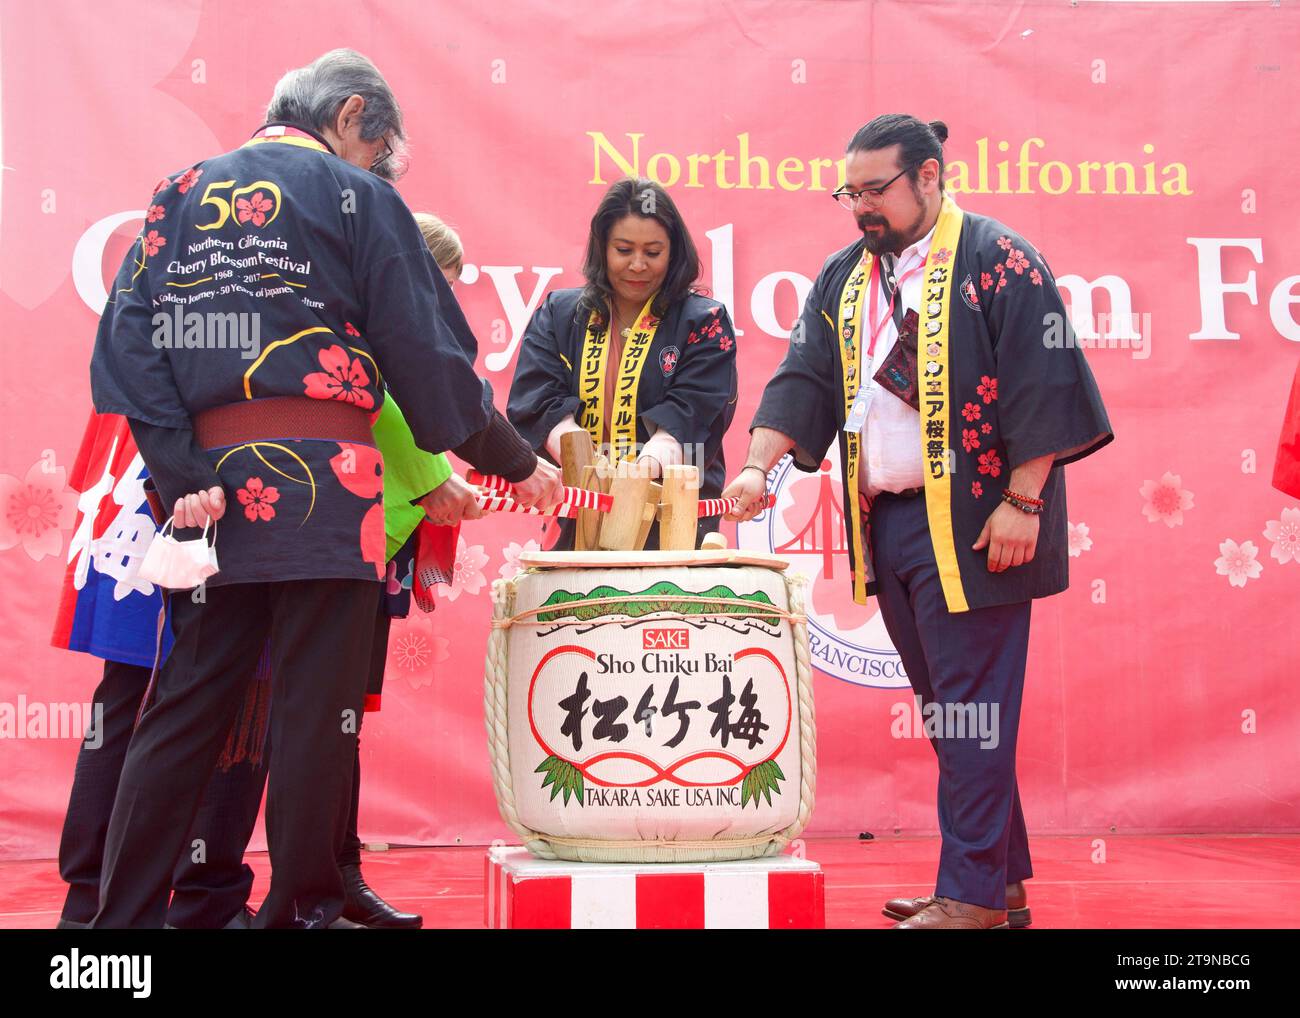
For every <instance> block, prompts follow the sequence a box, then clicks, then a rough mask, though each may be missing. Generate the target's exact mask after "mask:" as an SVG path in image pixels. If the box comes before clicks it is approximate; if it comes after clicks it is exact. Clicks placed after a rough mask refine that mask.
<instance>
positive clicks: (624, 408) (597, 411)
mask: <svg viewBox="0 0 1300 1018" xmlns="http://www.w3.org/2000/svg"><path fill="white" fill-rule="evenodd" d="M654 299H655V295H653V294H652V295H651V297H650V299H649V300H647V301H646V302H645V306H644V307H643V308H642V309H641V312H640V314H638V315H637V317H636V325H634V326H633V327H632V331H631V333H630V335H629V336H628V340H627V345H626V346H625V347H624V348H623V362H622V364H621V365H620V366H619V372H618V379H617V381H616V383H615V385H614V405H613V406H612V407H607V406H605V372H606V370H607V369H608V364H607V361H608V360H609V335H610V330H611V329H612V328H613V324H612V322H613V318H612V316H611V319H610V323H609V324H605V325H603V327H602V323H601V320H600V315H599V314H597V312H595V311H592V313H591V316H590V318H588V320H587V339H586V342H585V343H584V344H583V347H582V361H581V371H580V375H579V379H578V395H579V396H580V397H581V398H582V403H583V409H582V417H581V419H580V420H579V423H580V424H581V425H582V426H583V427H584V428H585V429H586V430H587V434H589V435H590V436H591V441H592V444H593V445H595V446H596V448H597V449H599V448H600V446H601V444H602V443H603V442H604V441H605V423H606V421H607V420H608V422H609V445H610V461H611V462H618V461H619V460H625V459H626V460H630V459H633V458H634V457H635V455H636V446H637V442H636V394H637V389H638V388H639V386H640V384H641V368H642V367H643V366H644V365H645V359H646V354H648V353H649V352H650V346H651V344H652V343H653V342H654V338H655V333H656V332H657V331H658V329H659V319H658V318H655V317H654V316H653V315H652V314H651V313H650V306H651V305H652V304H653V303H654ZM598 330H599V331H598Z"/></svg>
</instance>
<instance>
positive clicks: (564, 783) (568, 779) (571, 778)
mask: <svg viewBox="0 0 1300 1018" xmlns="http://www.w3.org/2000/svg"><path fill="white" fill-rule="evenodd" d="M543 772H544V773H545V774H546V777H545V779H543V781H542V788H545V787H546V786H547V785H550V786H551V801H552V802H554V801H555V797H556V796H557V795H559V794H561V793H563V794H564V805H566V806H567V805H568V804H569V796H570V795H572V796H574V797H575V798H576V799H577V800H578V805H579V806H581V805H583V783H582V771H580V770H578V768H577V767H575V766H573V764H571V763H569V761H567V760H561V759H560V758H559V757H558V756H548V757H547V758H546V759H545V760H543V761H542V762H541V763H540V764H538V765H537V769H536V770H534V771H533V773H534V774H542V773H543Z"/></svg>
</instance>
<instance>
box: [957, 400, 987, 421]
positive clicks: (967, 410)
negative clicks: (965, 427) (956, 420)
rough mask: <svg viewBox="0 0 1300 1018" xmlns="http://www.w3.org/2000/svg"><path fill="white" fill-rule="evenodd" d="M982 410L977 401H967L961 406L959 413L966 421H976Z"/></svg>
mask: <svg viewBox="0 0 1300 1018" xmlns="http://www.w3.org/2000/svg"><path fill="white" fill-rule="evenodd" d="M983 412H984V411H983V410H981V409H980V405H979V404H978V403H967V404H966V405H965V406H964V407H962V408H961V415H962V416H963V417H965V418H966V420H968V421H978V420H979V419H980V415H981V414H982V413H983Z"/></svg>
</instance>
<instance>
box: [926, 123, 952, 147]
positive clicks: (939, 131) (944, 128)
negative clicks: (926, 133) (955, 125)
mask: <svg viewBox="0 0 1300 1018" xmlns="http://www.w3.org/2000/svg"><path fill="white" fill-rule="evenodd" d="M930 130H931V131H933V132H934V136H935V137H936V138H938V139H939V144H940V145H942V144H943V143H944V142H945V141H947V140H948V125H947V124H945V123H944V122H943V121H942V120H931V121H930Z"/></svg>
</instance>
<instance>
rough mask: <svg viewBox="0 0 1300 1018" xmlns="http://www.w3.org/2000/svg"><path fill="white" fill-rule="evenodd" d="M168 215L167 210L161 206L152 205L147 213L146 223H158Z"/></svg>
mask: <svg viewBox="0 0 1300 1018" xmlns="http://www.w3.org/2000/svg"><path fill="white" fill-rule="evenodd" d="M166 214H167V210H166V209H164V208H163V207H162V206H161V205H150V206H149V211H148V212H147V213H145V217H144V218H145V222H149V223H156V222H158V220H160V219H161V218H162V217H163V216H165V215H166Z"/></svg>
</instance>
